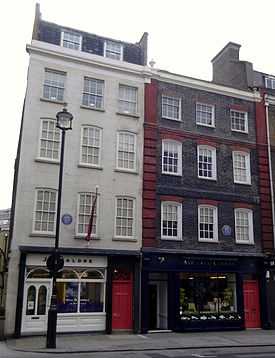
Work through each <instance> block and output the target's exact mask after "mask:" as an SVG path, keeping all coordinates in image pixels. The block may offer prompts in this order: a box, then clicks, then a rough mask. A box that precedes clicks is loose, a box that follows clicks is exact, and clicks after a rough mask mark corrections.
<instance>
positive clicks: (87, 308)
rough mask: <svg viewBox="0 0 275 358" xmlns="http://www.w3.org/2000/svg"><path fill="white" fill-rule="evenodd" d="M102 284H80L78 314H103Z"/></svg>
mask: <svg viewBox="0 0 275 358" xmlns="http://www.w3.org/2000/svg"><path fill="white" fill-rule="evenodd" d="M103 288H104V284H103V283H95V282H82V283H81V286H80V312H103V303H104V298H103V297H104V289H103Z"/></svg>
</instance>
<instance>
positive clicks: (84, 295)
mask: <svg viewBox="0 0 275 358" xmlns="http://www.w3.org/2000/svg"><path fill="white" fill-rule="evenodd" d="M37 251H38V250H37V248H29V247H28V248H26V247H24V248H22V251H21V259H20V265H19V267H20V270H19V278H18V295H17V307H16V319H15V336H16V337H20V336H21V335H30V334H42V333H45V332H46V331H47V320H48V316H47V314H48V309H49V306H50V299H51V294H52V278H51V277H50V274H49V271H48V269H47V265H46V262H47V258H48V256H49V254H50V250H49V249H48V248H40V249H39V252H37ZM72 251H73V250H72V249H62V251H61V254H62V255H63V258H64V268H63V269H62V271H60V272H59V275H58V278H57V284H56V286H57V310H58V317H57V332H60V333H61V332H105V333H112V331H114V330H127V331H133V332H137V331H138V330H139V316H140V312H139V292H140V286H139V282H140V254H139V252H138V251H135V252H130V251H120V252H117V251H116V252H115V251H110V250H109V251H107V250H101V251H100V250H97V251H95V250H94V252H93V253H91V254H88V253H87V250H78V251H76V250H74V252H72ZM75 251H76V253H75Z"/></svg>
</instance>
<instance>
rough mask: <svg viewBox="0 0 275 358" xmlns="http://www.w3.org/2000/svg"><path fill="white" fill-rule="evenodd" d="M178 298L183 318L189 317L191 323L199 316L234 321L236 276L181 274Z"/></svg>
mask: <svg viewBox="0 0 275 358" xmlns="http://www.w3.org/2000/svg"><path fill="white" fill-rule="evenodd" d="M179 296H180V297H179V302H180V316H183V317H187V316H190V317H191V319H196V318H198V316H199V318H200V319H202V318H204V319H209V318H212V319H216V318H219V319H226V318H229V317H232V319H233V318H235V315H234V313H236V312H237V298H236V277H235V274H228V273H227V274H216V273H181V274H180V289H179ZM186 315H187V316H186ZM230 319H231V318H230Z"/></svg>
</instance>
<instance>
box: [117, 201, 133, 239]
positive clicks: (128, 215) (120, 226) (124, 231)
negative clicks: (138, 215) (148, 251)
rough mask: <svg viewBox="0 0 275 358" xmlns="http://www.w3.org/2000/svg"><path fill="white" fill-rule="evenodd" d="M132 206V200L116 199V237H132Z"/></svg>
mask: <svg viewBox="0 0 275 358" xmlns="http://www.w3.org/2000/svg"><path fill="white" fill-rule="evenodd" d="M133 205H134V200H133V199H128V198H124V199H122V198H120V199H117V210H116V236H126V237H132V236H133V223H134V220H133V219H134V218H133V215H134V213H133Z"/></svg>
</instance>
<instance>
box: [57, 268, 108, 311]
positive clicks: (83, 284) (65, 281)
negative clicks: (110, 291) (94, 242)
mask: <svg viewBox="0 0 275 358" xmlns="http://www.w3.org/2000/svg"><path fill="white" fill-rule="evenodd" d="M104 295H105V271H104V270H103V269H101V270H100V269H98V270H85V271H81V272H77V271H73V270H64V271H63V272H62V277H61V278H59V279H57V310H58V313H82V312H104V310H105V301H104Z"/></svg>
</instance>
